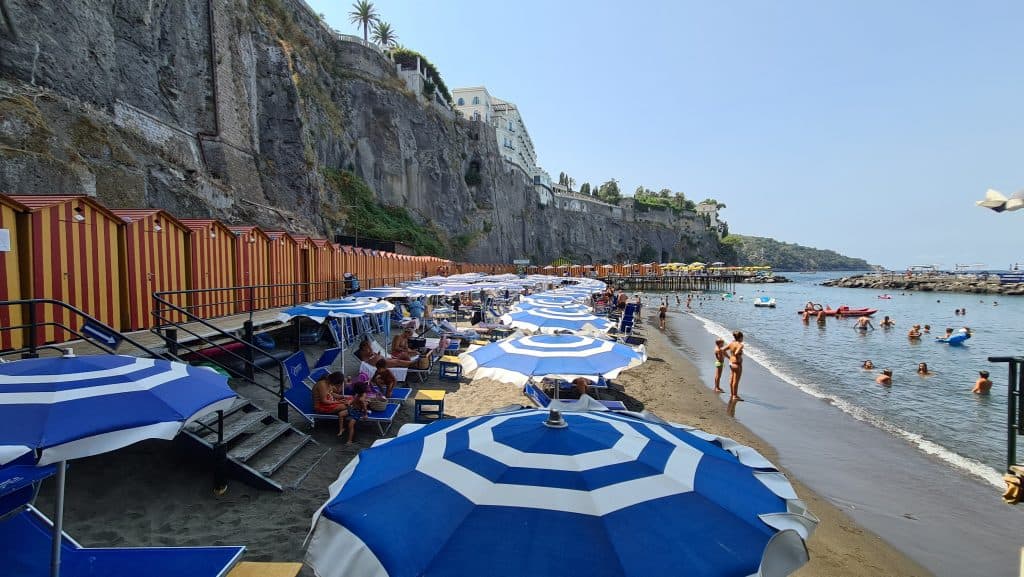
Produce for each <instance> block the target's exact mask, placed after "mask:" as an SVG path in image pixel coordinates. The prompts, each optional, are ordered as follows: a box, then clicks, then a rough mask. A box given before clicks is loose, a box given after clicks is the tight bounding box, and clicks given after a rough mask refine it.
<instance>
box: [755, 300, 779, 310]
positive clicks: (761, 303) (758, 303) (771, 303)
mask: <svg viewBox="0 0 1024 577" xmlns="http://www.w3.org/2000/svg"><path fill="white" fill-rule="evenodd" d="M754 306H755V307H767V308H772V309H773V308H775V299H773V298H772V297H757V298H756V299H754Z"/></svg>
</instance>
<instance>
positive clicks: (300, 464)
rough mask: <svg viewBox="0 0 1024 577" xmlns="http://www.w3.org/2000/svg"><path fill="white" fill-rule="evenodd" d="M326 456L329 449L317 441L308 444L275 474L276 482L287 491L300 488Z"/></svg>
mask: <svg viewBox="0 0 1024 577" xmlns="http://www.w3.org/2000/svg"><path fill="white" fill-rule="evenodd" d="M326 454H327V448H325V447H324V446H323V445H321V444H319V443H317V442H316V441H311V442H309V443H306V444H305V445H303V447H302V449H301V450H300V451H299V452H298V453H296V454H295V455H294V456H292V458H291V459H288V462H287V463H285V464H284V465H282V466H281V467H280V468H279V469H278V470H277V471H275V472H274V477H273V480H274V482H276V483H278V484H279V485H280V486H281V487H283V488H287V489H294V488H296V487H298V486H299V485H301V484H302V482H303V481H304V480H305V479H306V477H308V476H309V474H310V473H311V472H313V469H315V468H316V466H317V465H318V464H319V463H320V461H321V459H323V458H324V455H326Z"/></svg>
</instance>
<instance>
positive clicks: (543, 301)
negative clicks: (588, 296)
mask: <svg viewBox="0 0 1024 577" xmlns="http://www.w3.org/2000/svg"><path fill="white" fill-rule="evenodd" d="M519 302H520V303H522V304H524V305H526V304H530V305H536V306H541V307H560V306H564V305H572V304H577V303H579V299H577V298H574V297H569V296H545V295H530V296H525V297H523V298H521V299H519Z"/></svg>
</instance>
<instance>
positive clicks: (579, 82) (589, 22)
mask: <svg viewBox="0 0 1024 577" xmlns="http://www.w3.org/2000/svg"><path fill="white" fill-rule="evenodd" d="M308 2H309V4H310V5H311V6H312V7H313V9H314V10H316V11H317V12H320V13H323V14H324V15H325V16H326V20H327V23H328V24H330V25H331V26H332V27H333V28H335V29H336V30H338V31H340V32H342V33H347V34H361V32H360V31H359V30H358V29H357V28H356V26H355V25H354V24H351V23H349V19H348V15H347V14H348V12H350V11H351V2H347V1H343V2H338V1H337V0H331V1H327V0H308ZM374 5H375V7H376V8H377V11H378V12H379V14H380V15H381V18H382V20H385V21H387V22H389V23H390V24H391V25H392V27H393V28H394V29H395V31H396V32H397V33H398V39H399V43H400V44H401V45H403V46H406V47H408V48H411V49H413V50H416V51H418V52H420V53H422V54H424V55H425V56H426V57H427V58H429V59H430V61H431V62H433V63H434V65H435V66H437V68H438V70H439V71H440V73H441V75H442V77H443V78H444V80H445V83H446V84H447V85H448V87H449V88H457V87H462V86H479V85H484V86H486V87H487V89H488V91H489V92H490V93H491V94H492V95H493V96H497V97H499V98H502V99H504V100H508V101H511V102H514V103H515V104H516V105H517V106H518V108H519V111H520V113H521V114H522V116H523V120H524V122H525V123H526V126H527V129H528V130H529V132H530V136H531V137H532V139H533V143H534V146H535V148H536V151H537V155H538V161H539V163H540V165H541V166H542V167H544V168H545V169H546V170H547V171H548V172H549V173H550V174H551V175H552V177H553V178H555V179H557V178H558V174H559V173H560V172H565V173H567V174H569V175H570V176H572V177H573V178H574V179H575V180H576V182H577V184H581V183H583V182H590V183H592V184H595V183H600V182H604V181H606V180H608V179H611V178H615V179H616V180H618V182H619V184H620V187H621V188H622V190H623V191H627V192H631V191H633V190H634V189H635V188H636V187H637V186H641V185H642V186H645V187H647V188H650V189H653V190H659V189H661V188H670V189H672V190H673V191H682V192H683V193H685V194H686V196H687V198H689V199H691V200H695V201H698V202H699V201H701V200H703V199H705V198H708V197H712V198H715V199H717V200H719V201H720V202H724V203H725V204H726V205H727V208H726V209H724V210H723V211H722V213H721V216H722V218H724V219H725V220H726V221H728V223H729V229H730V231H732V232H735V233H739V234H748V235H756V236H768V237H772V238H776V239H778V240H782V241H786V242H795V243H799V244H803V245H808V246H813V247H817V248H828V249H833V250H836V251H838V252H840V253H843V254H846V255H849V256H855V257H861V258H865V259H867V260H868V261H869V262H871V263H872V264H878V265H882V266H885V267H888V268H893V269H902V268H905V267H907V266H909V265H917V264H938V265H942V266H944V267H946V268H952V267H953V266H954V265H956V264H984V265H986V266H987V267H988V268H1007V267H1009V266H1010V265H1011V264H1012V263H1015V262H1020V263H1022V264H1024V242H1022V241H1024V211H1018V212H1011V213H1002V214H997V213H994V212H992V211H989V210H986V209H982V208H979V207H976V206H975V204H974V201H975V200H979V199H981V198H982V197H983V196H984V194H985V190H986V189H988V188H995V189H997V190H1000V191H1002V192H1003V193H1005V194H1007V195H1009V194H1010V193H1012V192H1015V191H1017V190H1020V189H1022V188H1024V40H1022V38H1024V37H1022V36H1021V33H1020V31H1021V30H1022V29H1024V2H1021V1H1020V0H1008V1H1005V2H998V1H991V2H988V1H979V2H961V1H945V0H927V1H917V0H899V1H891V0H885V1H883V0H850V1H840V0H808V1H803V0H800V1H798V0H779V1H776V2H764V1H763V0H732V1H727V2H707V1H704V2H691V1H671V0H666V1H663V2H655V1H634V2H604V1H589V2H588V1H583V0H558V1H542V0H537V1H535V0H517V1H516V2H480V1H462V0H438V1H433V2H424V1H422V0H375V1H374Z"/></svg>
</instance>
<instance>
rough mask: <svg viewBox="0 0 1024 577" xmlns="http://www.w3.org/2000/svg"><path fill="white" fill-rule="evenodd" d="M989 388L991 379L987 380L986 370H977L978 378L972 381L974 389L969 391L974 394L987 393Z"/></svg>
mask: <svg viewBox="0 0 1024 577" xmlns="http://www.w3.org/2000/svg"><path fill="white" fill-rule="evenodd" d="M991 388H992V381H990V380H988V371H978V380H977V381H974V389H972V390H971V392H972V393H974V394H975V395H987V394H988V391H989V389H991Z"/></svg>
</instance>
